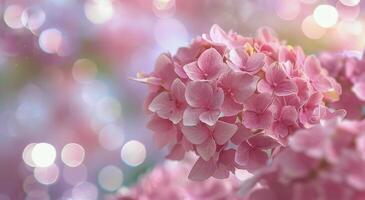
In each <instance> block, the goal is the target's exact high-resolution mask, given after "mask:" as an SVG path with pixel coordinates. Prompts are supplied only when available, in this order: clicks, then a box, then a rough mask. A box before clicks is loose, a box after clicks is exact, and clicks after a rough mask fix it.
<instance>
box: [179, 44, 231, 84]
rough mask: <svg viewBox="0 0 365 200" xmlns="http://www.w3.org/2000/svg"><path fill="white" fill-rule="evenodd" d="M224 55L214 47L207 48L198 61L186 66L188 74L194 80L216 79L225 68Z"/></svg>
mask: <svg viewBox="0 0 365 200" xmlns="http://www.w3.org/2000/svg"><path fill="white" fill-rule="evenodd" d="M225 67H226V66H225V64H224V62H223V58H222V56H221V55H220V54H219V53H218V51H217V50H215V49H214V48H210V49H207V50H205V51H204V52H203V53H202V54H201V55H200V56H199V58H198V61H196V62H192V63H190V64H187V65H185V66H184V71H185V73H186V74H187V76H188V77H189V78H190V79H191V80H193V81H198V80H215V79H217V78H218V77H219V75H220V74H221V73H222V72H223V71H224V70H225Z"/></svg>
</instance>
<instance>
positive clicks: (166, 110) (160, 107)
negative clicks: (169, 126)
mask: <svg viewBox="0 0 365 200" xmlns="http://www.w3.org/2000/svg"><path fill="white" fill-rule="evenodd" d="M174 107H175V103H174V102H173V101H172V100H171V98H170V94H169V93H168V92H161V93H160V94H159V95H157V96H156V97H155V98H154V99H153V100H152V102H151V104H150V105H149V106H148V109H149V110H150V111H152V112H156V113H157V114H158V116H160V117H161V118H164V119H168V118H169V117H170V114H171V112H172V111H173V110H174Z"/></svg>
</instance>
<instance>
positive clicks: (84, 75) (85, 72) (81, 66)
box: [72, 58, 98, 83]
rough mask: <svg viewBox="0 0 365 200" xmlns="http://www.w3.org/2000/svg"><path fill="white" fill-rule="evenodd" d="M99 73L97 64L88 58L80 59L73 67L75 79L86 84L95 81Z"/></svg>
mask: <svg viewBox="0 0 365 200" xmlns="http://www.w3.org/2000/svg"><path fill="white" fill-rule="evenodd" d="M97 73H98V68H97V66H96V64H95V63H94V62H93V61H91V60H89V59H86V58H80V59H78V60H77V61H76V62H75V63H74V64H73V67H72V76H73V78H74V79H75V80H76V81H78V82H80V83H85V82H89V81H91V80H93V79H94V78H95V76H96V74H97Z"/></svg>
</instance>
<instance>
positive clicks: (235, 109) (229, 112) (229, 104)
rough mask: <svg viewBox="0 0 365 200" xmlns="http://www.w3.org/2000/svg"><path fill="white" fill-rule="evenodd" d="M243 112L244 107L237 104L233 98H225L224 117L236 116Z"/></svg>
mask: <svg viewBox="0 0 365 200" xmlns="http://www.w3.org/2000/svg"><path fill="white" fill-rule="evenodd" d="M242 110H243V106H242V105H240V104H238V103H236V102H235V101H234V100H233V99H232V98H231V96H225V97H224V102H223V105H222V112H223V114H224V116H235V115H237V114H238V113H240V112H241V111H242Z"/></svg>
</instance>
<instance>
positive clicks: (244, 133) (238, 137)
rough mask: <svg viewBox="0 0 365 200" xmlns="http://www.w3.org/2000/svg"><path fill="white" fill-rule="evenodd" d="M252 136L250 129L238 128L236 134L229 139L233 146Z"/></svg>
mask: <svg viewBox="0 0 365 200" xmlns="http://www.w3.org/2000/svg"><path fill="white" fill-rule="evenodd" d="M251 136H252V132H251V129H248V128H246V127H245V126H242V125H240V126H238V130H237V132H236V133H235V134H234V135H233V137H232V138H231V141H232V143H233V144H236V145H239V144H240V143H241V142H243V141H246V140H247V139H248V138H249V137H251Z"/></svg>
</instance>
